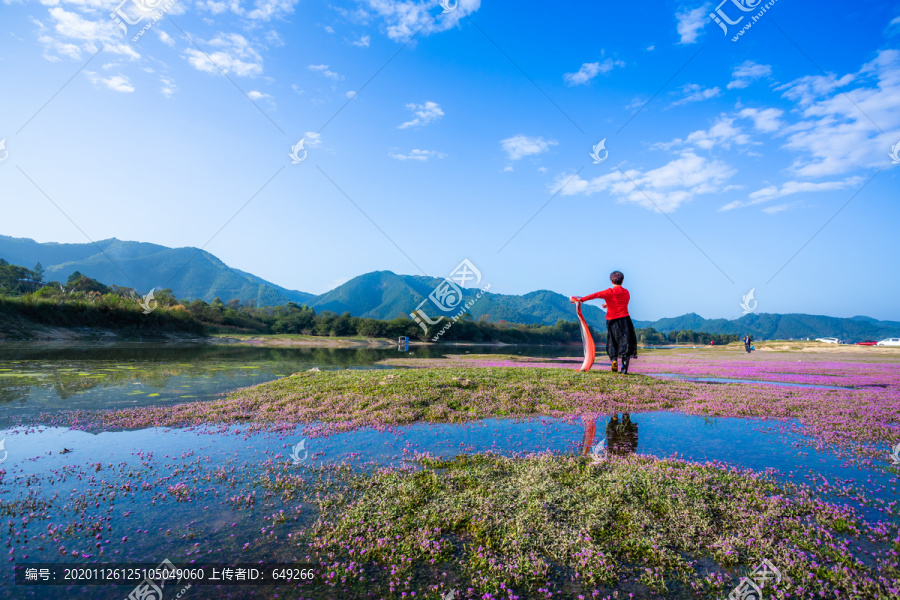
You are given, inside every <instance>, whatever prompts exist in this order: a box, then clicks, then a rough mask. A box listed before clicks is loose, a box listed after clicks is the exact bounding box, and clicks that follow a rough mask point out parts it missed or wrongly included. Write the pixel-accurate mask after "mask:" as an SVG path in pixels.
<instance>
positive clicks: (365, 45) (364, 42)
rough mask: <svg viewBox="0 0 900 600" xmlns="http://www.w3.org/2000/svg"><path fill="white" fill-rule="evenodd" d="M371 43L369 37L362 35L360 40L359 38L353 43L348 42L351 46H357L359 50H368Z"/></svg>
mask: <svg viewBox="0 0 900 600" xmlns="http://www.w3.org/2000/svg"><path fill="white" fill-rule="evenodd" d="M371 41H372V38H371V37H370V36H368V35H364V36H362V37H361V38H359V39H358V40H356V41H355V42H350V43H351V44H353V45H354V46H359V47H360V48H368V47H369V42H371Z"/></svg>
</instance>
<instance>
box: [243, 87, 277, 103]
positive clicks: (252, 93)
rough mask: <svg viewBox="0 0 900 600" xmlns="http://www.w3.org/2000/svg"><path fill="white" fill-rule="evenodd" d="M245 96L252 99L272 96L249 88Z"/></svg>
mask: <svg viewBox="0 0 900 600" xmlns="http://www.w3.org/2000/svg"><path fill="white" fill-rule="evenodd" d="M247 96H248V97H249V98H250V99H251V100H253V101H256V100H260V99H262V98H272V96H270V95H269V94H264V93H263V92H258V91H256V90H250V91H249V92H247Z"/></svg>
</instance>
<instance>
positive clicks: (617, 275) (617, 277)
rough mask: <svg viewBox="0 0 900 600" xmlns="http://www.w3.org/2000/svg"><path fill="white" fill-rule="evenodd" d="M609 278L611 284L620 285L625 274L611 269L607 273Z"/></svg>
mask: <svg viewBox="0 0 900 600" xmlns="http://www.w3.org/2000/svg"><path fill="white" fill-rule="evenodd" d="M609 280H610V281H612V283H613V285H622V282H623V281H625V275H623V274H622V271H613V272H612V273H610V274H609Z"/></svg>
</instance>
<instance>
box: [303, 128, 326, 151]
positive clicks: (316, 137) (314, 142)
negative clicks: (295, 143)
mask: <svg viewBox="0 0 900 600" xmlns="http://www.w3.org/2000/svg"><path fill="white" fill-rule="evenodd" d="M303 138H304V139H305V140H306V141H305V142H303V145H304V146H305V147H307V148H314V147H316V146H319V145H321V144H322V134H321V133H316V132H315V131H307V132H306V133H304V134H303Z"/></svg>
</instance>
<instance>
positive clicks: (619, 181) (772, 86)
mask: <svg viewBox="0 0 900 600" xmlns="http://www.w3.org/2000/svg"><path fill="white" fill-rule="evenodd" d="M144 1H145V2H148V3H149V4H150V5H153V4H156V6H155V8H153V11H151V12H149V13H140V12H135V11H136V10H137V5H135V4H134V2H137V0H128V1H127V2H126V3H125V4H123V5H121V6H120V5H119V3H112V2H107V1H106V0H43V1H42V2H35V1H19V0H0V14H2V19H0V23H2V25H0V78H2V81H3V82H4V86H3V88H4V89H3V93H2V95H0V139H2V138H6V143H5V149H6V151H7V152H8V155H6V154H4V153H3V152H2V151H0V159H2V158H3V157H4V156H5V157H6V158H5V160H3V162H2V163H0V204H2V206H0V210H2V218H0V234H5V235H12V236H19V237H30V238H34V239H36V240H38V241H57V242H85V241H87V240H88V239H92V240H100V239H105V238H109V237H117V238H119V239H126V240H139V241H145V242H153V243H158V244H163V245H166V246H195V247H205V249H206V250H208V251H210V252H212V253H213V254H215V255H217V256H218V257H220V258H221V259H222V260H223V261H225V262H226V263H227V264H229V265H230V266H233V267H236V268H239V269H242V270H245V271H249V272H252V273H254V274H257V275H259V276H261V277H264V278H266V279H269V280H271V281H273V282H275V283H277V284H279V285H283V286H285V287H288V288H292V289H300V290H304V291H308V292H312V293H321V292H324V291H326V290H328V289H331V288H332V287H334V286H335V285H337V284H339V283H341V282H343V281H346V280H347V279H349V278H351V277H354V276H356V275H359V274H362V273H365V272H368V271H373V270H391V271H394V272H397V273H411V274H417V273H422V272H424V273H426V274H429V275H434V276H443V275H447V274H449V272H450V271H451V270H452V269H453V268H454V267H455V266H456V265H457V264H459V262H460V261H461V260H462V259H463V258H468V259H470V260H471V261H472V262H473V263H474V264H475V265H476V266H477V267H478V268H479V269H480V270H481V272H482V274H483V277H484V280H485V281H486V282H490V283H491V285H492V287H491V291H494V292H500V293H525V292H528V291H532V290H537V289H552V290H554V291H558V292H561V293H564V294H567V295H568V294H572V295H585V294H588V293H590V292H593V291H596V290H597V289H601V288H603V287H606V286H607V285H608V279H607V275H608V273H609V271H611V270H613V269H620V270H622V271H624V272H625V274H626V283H625V285H626V287H628V288H629V289H630V290H631V292H632V298H633V300H632V315H634V316H635V317H636V318H640V319H655V318H660V317H664V316H675V315H679V314H683V313H685V312H697V313H699V314H700V315H702V316H705V317H710V318H711V317H726V318H735V317H738V316H740V315H741V314H742V312H743V311H742V309H741V307H740V305H739V303H740V301H741V297H742V296H743V295H744V294H746V293H747V292H748V291H749V290H750V289H751V288H753V289H755V294H754V295H755V299H756V300H757V301H758V305H757V312H781V313H787V312H801V313H813V314H829V315H834V316H844V317H849V316H853V315H859V314H864V315H869V316H873V317H877V318H882V319H897V320H900V309H898V306H900V303H898V302H897V300H896V299H897V297H898V295H900V277H898V268H897V265H896V261H897V256H898V252H897V247H898V246H897V243H898V231H900V228H898V224H900V208H898V203H897V202H896V198H897V192H898V175H897V174H898V172H900V171H898V169H900V165H896V164H893V161H892V159H891V157H890V153H891V151H892V147H894V145H895V144H898V143H900V9H898V8H897V6H896V4H895V3H890V2H861V3H856V4H854V5H852V6H848V5H846V4H845V3H838V2H823V3H818V4H816V5H815V10H812V9H811V8H810V6H809V5H808V4H802V3H798V2H791V1H790V0H777V1H775V2H774V3H772V4H771V5H770V6H768V7H767V8H765V7H766V6H767V4H766V3H765V2H760V1H758V0H743V1H744V3H743V5H742V6H738V4H740V0H729V1H728V3H727V4H722V5H717V4H712V3H705V4H704V3H698V2H693V3H690V2H689V3H684V4H682V3H646V4H644V5H640V4H639V5H633V4H631V5H629V4H619V5H615V4H609V3H602V4H600V3H583V2H578V3H576V2H572V3H557V4H552V5H547V4H537V3H522V2H518V3H514V2H492V3H487V2H485V3H481V2H479V1H478V0H460V1H459V2H458V4H457V5H456V7H455V8H454V9H453V10H450V11H449V12H446V13H444V12H442V7H441V6H439V5H438V4H437V2H436V1H435V2H414V1H411V0H407V1H397V0H359V1H348V0H338V1H337V2H321V1H312V0H300V1H295V0H231V1H225V2H216V1H214V0H207V1H205V2H197V1H195V0H177V2H174V3H171V0H159V1H158V0H144ZM170 3H171V6H169V5H170ZM167 6H168V8H167V10H166V13H165V14H164V15H163V16H162V17H161V18H160V19H158V20H156V21H155V22H153V21H154V20H153V19H152V15H153V14H154V13H155V12H157V11H159V10H161V9H163V8H165V7H167ZM717 7H718V8H719V9H720V11H721V12H722V14H724V15H725V16H727V17H728V19H730V20H732V21H736V20H737V19H738V18H739V17H741V16H743V19H742V20H741V21H739V22H738V23H737V24H735V25H730V26H729V27H728V33H727V34H726V33H724V32H723V30H722V29H721V28H720V27H719V25H717V24H716V23H715V22H714V21H713V20H712V19H711V18H710V16H709V15H710V13H711V12H713V11H715V10H716V8H717ZM117 8H119V10H120V12H122V13H124V14H126V15H129V17H130V18H131V19H132V20H137V18H138V17H143V20H142V21H141V22H140V23H138V24H136V25H128V26H127V34H125V35H123V33H122V31H121V30H120V28H119V26H118V25H117V24H116V23H115V22H114V21H113V19H112V18H111V17H110V13H111V12H113V11H115V10H116V9H117ZM760 11H764V13H763V14H759V13H760ZM144 15H150V16H144ZM753 16H757V20H756V21H755V22H752V18H753ZM750 22H752V26H751V27H749V28H747V29H745V30H744V32H743V34H741V35H740V37H737V38H736V39H737V41H732V38H733V37H734V36H735V35H737V32H738V31H740V30H741V28H742V27H744V26H745V25H746V24H747V23H750ZM150 23H152V26H151V27H150V28H149V29H147V30H146V31H144V33H143V34H141V35H140V37H138V38H137V40H136V41H132V40H133V38H134V37H135V36H136V35H137V34H138V33H139V32H140V31H141V30H142V28H143V27H144V26H145V25H147V24H150ZM223 72H224V74H223ZM67 82H68V83H67ZM301 139H303V140H304V150H305V151H306V152H307V154H306V158H305V160H303V161H302V162H299V163H298V164H292V161H291V158H290V157H289V154H290V152H291V147H292V146H294V145H295V144H296V143H297V142H298V141H299V140H301ZM601 140H605V149H604V150H599V151H598V154H597V155H598V157H600V158H604V160H603V161H602V162H599V163H597V164H595V163H594V160H593V159H592V158H591V157H590V156H589V155H590V153H591V151H592V148H593V146H594V145H596V144H597V143H598V142H600V141H601ZM607 151H608V155H607V154H606V152H607ZM898 152H900V148H898ZM302 154H303V152H302V151H301V152H299V153H298V155H299V156H302ZM38 188H39V189H38ZM48 197H49V199H48ZM348 197H349V198H348ZM63 213H65V214H63ZM66 215H68V216H66ZM526 223H527V224H526ZM523 225H524V227H523ZM517 232H518V233H517ZM413 308H415V307H410V310H412V309H413Z"/></svg>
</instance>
